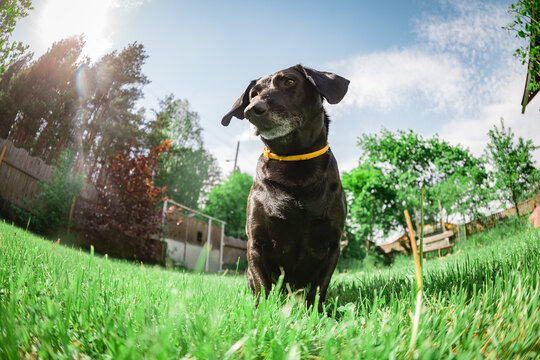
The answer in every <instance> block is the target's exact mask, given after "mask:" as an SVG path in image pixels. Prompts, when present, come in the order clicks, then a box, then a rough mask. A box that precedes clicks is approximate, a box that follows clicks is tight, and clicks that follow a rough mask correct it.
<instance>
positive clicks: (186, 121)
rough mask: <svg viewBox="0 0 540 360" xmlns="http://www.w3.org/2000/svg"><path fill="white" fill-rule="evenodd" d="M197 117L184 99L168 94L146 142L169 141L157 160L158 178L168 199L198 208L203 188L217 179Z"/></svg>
mask: <svg viewBox="0 0 540 360" xmlns="http://www.w3.org/2000/svg"><path fill="white" fill-rule="evenodd" d="M202 132H203V129H202V127H201V125H200V122H199V115H198V114H197V113H196V112H194V111H192V110H190V109H189V102H188V101H187V100H182V99H175V98H174V96H173V95H172V94H171V95H168V96H167V97H166V98H165V99H164V100H161V101H160V110H159V111H157V112H156V119H155V120H154V121H153V122H152V123H151V124H150V129H149V136H148V139H147V141H148V142H149V144H150V145H151V146H154V144H156V143H159V142H160V141H164V140H166V139H170V140H171V149H170V150H169V153H168V155H167V156H166V157H163V158H162V159H161V160H160V171H159V179H158V180H156V184H157V185H159V186H165V187H166V188H167V190H166V193H167V196H169V197H170V198H171V199H173V200H174V201H176V202H179V203H181V204H183V205H186V206H188V207H192V208H197V207H198V205H199V202H200V200H201V197H202V196H203V195H204V191H205V189H206V188H208V187H210V186H211V185H213V184H214V183H215V182H216V181H217V179H218V177H219V167H218V165H217V161H216V159H215V158H214V156H213V155H212V154H211V153H210V152H208V150H206V149H205V148H204V143H203V138H202Z"/></svg>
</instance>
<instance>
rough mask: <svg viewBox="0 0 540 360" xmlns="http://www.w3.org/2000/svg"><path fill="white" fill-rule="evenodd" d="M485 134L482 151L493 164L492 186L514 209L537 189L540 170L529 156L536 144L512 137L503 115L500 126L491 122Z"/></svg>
mask: <svg viewBox="0 0 540 360" xmlns="http://www.w3.org/2000/svg"><path fill="white" fill-rule="evenodd" d="M488 137H489V140H490V141H489V143H488V144H487V148H486V154H487V156H488V157H489V159H490V160H491V163H492V164H493V172H492V177H493V180H494V183H495V190H496V191H497V192H498V193H499V194H500V195H501V197H502V199H504V200H505V201H508V202H510V203H511V204H512V205H513V206H516V209H517V204H519V203H520V202H521V201H523V200H525V199H527V198H528V197H529V196H531V195H533V194H535V193H537V192H538V191H539V190H540V188H539V187H540V176H539V175H540V172H539V171H538V169H536V167H535V163H534V160H533V156H532V155H533V152H534V151H535V150H537V149H539V148H540V146H536V145H534V144H533V142H532V140H527V141H525V140H523V138H521V137H520V138H519V139H518V140H517V141H515V140H514V133H513V132H512V129H511V128H506V127H505V126H504V120H503V119H501V127H500V128H499V127H497V125H493V128H492V129H490V130H489V132H488ZM517 211H518V215H519V209H518V210H517Z"/></svg>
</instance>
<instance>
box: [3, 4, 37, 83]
mask: <svg viewBox="0 0 540 360" xmlns="http://www.w3.org/2000/svg"><path fill="white" fill-rule="evenodd" d="M32 9H33V8H32V1H31V0H2V1H0V75H2V73H3V72H4V71H6V67H7V66H8V65H10V64H11V63H12V62H13V61H14V60H15V59H17V57H18V56H20V55H21V54H22V53H23V52H24V51H25V50H26V49H27V48H28V46H24V45H23V44H22V43H21V42H14V43H10V42H9V37H10V35H11V33H12V32H13V30H15V25H16V23H17V20H19V19H21V18H23V17H25V16H27V15H28V11H29V10H32Z"/></svg>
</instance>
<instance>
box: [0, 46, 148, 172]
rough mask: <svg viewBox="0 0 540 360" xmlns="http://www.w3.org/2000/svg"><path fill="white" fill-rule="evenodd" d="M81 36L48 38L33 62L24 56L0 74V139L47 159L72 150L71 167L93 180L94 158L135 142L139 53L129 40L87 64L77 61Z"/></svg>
mask: <svg viewBox="0 0 540 360" xmlns="http://www.w3.org/2000/svg"><path fill="white" fill-rule="evenodd" d="M84 45H85V43H84V39H83V38H82V37H72V38H68V39H64V40H61V41H58V42H56V43H54V44H53V45H52V46H51V48H50V49H49V50H48V51H47V52H46V53H45V54H44V55H42V56H41V57H40V58H39V59H38V60H36V61H31V56H26V57H23V58H21V59H19V60H18V61H16V62H15V63H13V64H12V65H11V66H9V67H8V69H7V70H6V72H5V73H4V74H3V75H1V76H0V108H1V109H2V111H0V137H3V138H8V139H10V140H12V141H13V142H14V143H15V144H16V145H17V146H20V147H24V148H25V149H26V150H28V151H29V152H30V154H31V155H33V156H38V157H40V158H42V159H43V160H44V161H46V162H47V163H50V162H51V161H52V159H56V158H57V157H58V156H59V155H60V153H61V152H62V151H63V150H64V149H65V148H71V149H73V150H74V151H75V155H76V161H75V170H76V172H78V173H85V174H87V177H88V178H89V179H91V180H93V181H97V179H98V178H99V177H100V174H101V171H102V167H101V165H100V164H101V162H102V160H105V159H107V157H108V156H109V155H113V154H117V153H118V152H120V151H122V150H123V147H124V144H125V143H126V142H127V141H131V140H132V139H136V141H137V143H138V144H142V143H143V137H144V136H143V134H144V132H143V127H142V125H143V120H144V109H138V108H137V107H136V103H137V101H138V100H139V99H140V98H141V97H142V86H144V85H145V84H146V83H148V80H147V78H146V77H145V76H144V74H142V72H141V71H142V65H143V64H144V61H145V59H146V57H147V56H146V54H145V52H144V48H143V46H142V45H140V44H137V43H134V44H130V45H129V46H128V47H126V48H125V49H124V50H122V51H121V52H116V51H113V52H111V53H109V54H107V55H105V56H104V57H102V58H101V59H100V60H99V61H98V62H97V63H95V64H91V63H90V59H88V58H83V59H80V55H81V52H82V49H83V48H84Z"/></svg>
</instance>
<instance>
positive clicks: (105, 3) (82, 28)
mask: <svg viewBox="0 0 540 360" xmlns="http://www.w3.org/2000/svg"><path fill="white" fill-rule="evenodd" d="M110 10H111V0H92V1H87V0H86V1H85V0H48V2H47V3H46V4H45V7H44V10H43V16H42V17H41V21H40V34H41V38H42V41H43V42H44V43H45V44H46V46H50V45H51V44H52V43H53V42H55V41H59V40H62V39H65V38H66V37H69V36H73V35H80V34H83V35H84V39H85V40H86V46H85V49H84V50H83V53H84V54H85V55H88V56H89V57H90V58H91V59H92V60H97V58H99V57H100V56H101V55H103V54H105V52H106V51H107V50H109V49H110V48H111V46H112V43H113V42H112V39H111V32H110V29H109V27H110V22H109V13H110Z"/></svg>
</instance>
